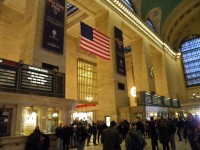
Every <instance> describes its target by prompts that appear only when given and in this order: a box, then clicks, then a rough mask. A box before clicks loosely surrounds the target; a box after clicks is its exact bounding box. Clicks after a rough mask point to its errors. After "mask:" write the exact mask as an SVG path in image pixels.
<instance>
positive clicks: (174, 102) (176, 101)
mask: <svg viewBox="0 0 200 150" xmlns="http://www.w3.org/2000/svg"><path fill="white" fill-rule="evenodd" d="M172 107H179V101H178V100H177V99H173V100H172Z"/></svg>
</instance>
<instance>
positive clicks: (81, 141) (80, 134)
mask: <svg viewBox="0 0 200 150" xmlns="http://www.w3.org/2000/svg"><path fill="white" fill-rule="evenodd" d="M87 137H88V132H87V129H86V128H85V127H83V124H82V123H81V122H80V123H78V125H77V128H76V140H77V150H84V147H85V142H86V139H87Z"/></svg>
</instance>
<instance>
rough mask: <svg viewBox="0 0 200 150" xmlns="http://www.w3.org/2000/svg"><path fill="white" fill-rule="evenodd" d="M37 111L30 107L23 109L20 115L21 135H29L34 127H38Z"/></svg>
mask: <svg viewBox="0 0 200 150" xmlns="http://www.w3.org/2000/svg"><path fill="white" fill-rule="evenodd" d="M38 112H39V111H38V109H36V108H31V107H24V108H23V113H22V134H23V135H29V134H31V133H32V132H33V131H34V129H35V127H36V126H37V125H39V122H38Z"/></svg>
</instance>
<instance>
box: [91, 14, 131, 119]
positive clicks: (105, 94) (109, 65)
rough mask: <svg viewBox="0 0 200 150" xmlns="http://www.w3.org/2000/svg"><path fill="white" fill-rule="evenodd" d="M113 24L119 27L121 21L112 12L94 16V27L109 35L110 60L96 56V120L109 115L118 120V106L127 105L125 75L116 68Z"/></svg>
mask: <svg viewBox="0 0 200 150" xmlns="http://www.w3.org/2000/svg"><path fill="white" fill-rule="evenodd" d="M114 26H116V27H117V28H119V29H120V28H121V21H120V19H119V18H116V15H114V14H107V13H105V14H102V15H100V16H97V17H96V18H95V27H96V29H97V30H98V31H100V32H102V33H104V34H105V35H108V36H109V37H110V55H111V60H104V59H102V58H97V72H98V74H97V80H98V92H97V93H98V103H99V112H100V113H99V115H98V117H99V118H98V120H99V119H101V120H104V119H105V116H110V118H111V120H115V121H117V120H118V118H119V117H118V115H119V112H118V108H119V107H121V106H128V105H129V98H128V96H127V86H126V76H123V75H120V74H118V73H117V70H116V52H115V46H114V45H115V38H114ZM118 82H120V83H123V84H124V85H125V91H121V90H118Z"/></svg>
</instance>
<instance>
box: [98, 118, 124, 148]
mask: <svg viewBox="0 0 200 150" xmlns="http://www.w3.org/2000/svg"><path fill="white" fill-rule="evenodd" d="M116 126H117V123H116V122H115V121H111V122H110V127H109V128H106V129H104V130H103V131H102V135H101V143H103V150H121V146H120V144H121V143H122V140H121V138H120V134H119V131H118V130H117V129H116Z"/></svg>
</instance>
